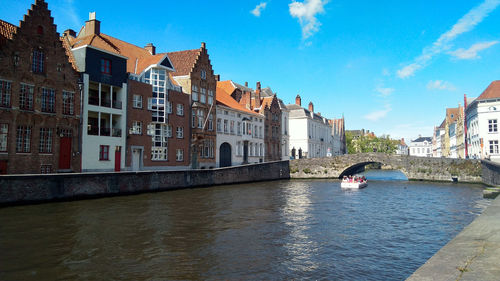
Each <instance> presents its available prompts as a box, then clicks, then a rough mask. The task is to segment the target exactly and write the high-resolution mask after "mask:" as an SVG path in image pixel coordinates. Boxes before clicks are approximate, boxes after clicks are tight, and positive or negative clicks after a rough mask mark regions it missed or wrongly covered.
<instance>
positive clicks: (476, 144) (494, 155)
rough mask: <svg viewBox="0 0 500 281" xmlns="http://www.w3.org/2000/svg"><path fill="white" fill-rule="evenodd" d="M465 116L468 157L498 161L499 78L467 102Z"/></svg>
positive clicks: (499, 138)
mask: <svg viewBox="0 0 500 281" xmlns="http://www.w3.org/2000/svg"><path fill="white" fill-rule="evenodd" d="M465 116H466V124H467V144H468V153H469V157H471V158H477V159H490V160H492V161H495V162H500V149H499V142H500V132H499V122H500V80H496V81H493V82H492V83H491V84H490V85H489V86H488V88H486V90H484V92H483V93H482V94H481V95H480V96H479V97H478V98H477V99H475V100H473V101H472V102H471V103H470V104H467V106H466V111H465Z"/></svg>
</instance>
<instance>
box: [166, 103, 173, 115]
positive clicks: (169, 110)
mask: <svg viewBox="0 0 500 281" xmlns="http://www.w3.org/2000/svg"><path fill="white" fill-rule="evenodd" d="M167 113H168V114H171V113H172V102H169V101H167Z"/></svg>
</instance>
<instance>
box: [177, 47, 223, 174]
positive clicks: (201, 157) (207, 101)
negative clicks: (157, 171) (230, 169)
mask: <svg viewBox="0 0 500 281" xmlns="http://www.w3.org/2000/svg"><path fill="white" fill-rule="evenodd" d="M168 56H169V58H170V60H171V62H172V64H173V67H174V68H175V72H173V73H172V74H171V75H172V77H173V79H174V80H175V82H176V83H178V84H179V85H180V86H181V87H182V91H183V92H184V93H186V94H189V95H190V97H191V99H190V102H191V106H190V107H191V141H192V145H191V148H192V149H191V166H192V168H195V169H198V168H201V169H206V168H215V167H216V155H215V151H216V144H217V140H216V132H215V128H214V122H215V120H216V118H217V114H216V106H215V102H216V87H217V86H216V77H215V75H214V71H213V69H212V64H211V62H210V58H209V55H208V51H207V48H206V45H205V43H202V44H201V48H199V49H194V50H186V51H179V52H171V53H168Z"/></svg>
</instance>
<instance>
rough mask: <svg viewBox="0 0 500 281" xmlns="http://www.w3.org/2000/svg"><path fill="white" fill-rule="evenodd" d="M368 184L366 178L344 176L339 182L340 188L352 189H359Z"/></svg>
mask: <svg viewBox="0 0 500 281" xmlns="http://www.w3.org/2000/svg"><path fill="white" fill-rule="evenodd" d="M367 185H368V181H367V180H366V179H364V180H363V179H361V178H354V179H353V178H347V177H346V178H344V179H343V180H342V182H341V183H340V187H341V188H352V189H360V188H363V187H366V186H367Z"/></svg>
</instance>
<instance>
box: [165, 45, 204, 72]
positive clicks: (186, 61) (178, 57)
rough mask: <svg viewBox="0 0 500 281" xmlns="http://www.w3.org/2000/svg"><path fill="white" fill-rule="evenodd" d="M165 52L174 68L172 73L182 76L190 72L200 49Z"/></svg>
mask: <svg viewBox="0 0 500 281" xmlns="http://www.w3.org/2000/svg"><path fill="white" fill-rule="evenodd" d="M167 54H168V57H169V58H170V61H171V62H172V64H173V65H174V68H175V72H174V73H173V74H172V75H173V76H183V75H189V74H190V73H191V70H192V69H193V67H194V65H195V63H196V60H197V59H198V56H199V55H200V49H194V50H186V51H178V52H171V53H167Z"/></svg>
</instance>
